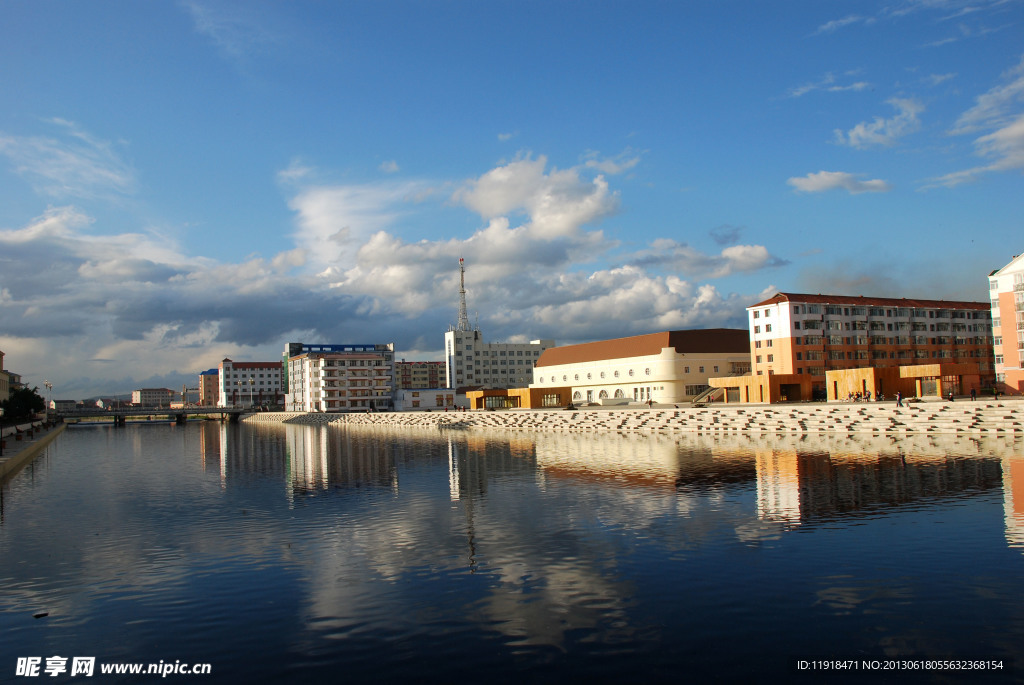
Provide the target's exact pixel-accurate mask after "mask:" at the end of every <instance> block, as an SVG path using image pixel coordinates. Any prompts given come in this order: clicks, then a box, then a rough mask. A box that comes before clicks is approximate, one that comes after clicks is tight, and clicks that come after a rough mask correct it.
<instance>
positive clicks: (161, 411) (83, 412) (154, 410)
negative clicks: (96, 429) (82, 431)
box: [50, 407, 253, 426]
mask: <svg viewBox="0 0 1024 685" xmlns="http://www.w3.org/2000/svg"><path fill="white" fill-rule="evenodd" d="M50 413H51V414H56V415H57V416H59V417H60V418H62V419H63V420H64V421H65V422H66V423H71V422H74V421H76V420H81V419H97V418H99V419H111V420H112V421H113V422H114V425H115V426H123V425H124V424H125V422H126V421H127V420H128V419H129V418H130V417H136V418H141V417H147V416H150V417H152V416H160V417H167V418H168V419H172V420H174V421H175V422H176V423H185V421H187V420H188V417H190V416H216V417H218V418H219V419H220V420H221V421H231V422H232V423H235V422H237V421H238V419H239V417H241V416H244V415H245V414H252V413H253V410H252V409H249V408H243V407H183V408H179V409H171V408H168V407H129V408H121V409H101V408H99V407H96V408H89V409H72V410H67V411H56V412H53V411H51V412H50Z"/></svg>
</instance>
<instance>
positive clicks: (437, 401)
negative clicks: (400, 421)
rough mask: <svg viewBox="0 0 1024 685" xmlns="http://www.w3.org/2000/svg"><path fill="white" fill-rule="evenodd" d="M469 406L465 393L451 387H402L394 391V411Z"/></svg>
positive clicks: (440, 409) (434, 409)
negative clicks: (459, 393)
mask: <svg viewBox="0 0 1024 685" xmlns="http://www.w3.org/2000/svg"><path fill="white" fill-rule="evenodd" d="M453 407H459V408H461V407H469V400H468V399H466V396H465V395H458V394H456V392H455V390H454V389H453V388H403V389H399V390H397V391H396V393H395V411H427V410H429V411H445V410H446V409H448V410H451V409H452V408H453Z"/></svg>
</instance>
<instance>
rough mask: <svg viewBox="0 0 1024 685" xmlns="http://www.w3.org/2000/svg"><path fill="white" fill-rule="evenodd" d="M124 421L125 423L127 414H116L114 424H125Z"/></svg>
mask: <svg viewBox="0 0 1024 685" xmlns="http://www.w3.org/2000/svg"><path fill="white" fill-rule="evenodd" d="M124 423H125V415H124V414H114V425H115V426H123V425H124Z"/></svg>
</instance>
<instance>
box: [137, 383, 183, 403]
mask: <svg viewBox="0 0 1024 685" xmlns="http://www.w3.org/2000/svg"><path fill="white" fill-rule="evenodd" d="M175 400H178V401H180V400H181V393H180V392H174V391H173V390H171V389H170V388H142V389H141V390H132V404H134V405H136V406H138V407H169V406H170V405H171V402H174V401H175Z"/></svg>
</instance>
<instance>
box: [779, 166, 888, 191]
mask: <svg viewBox="0 0 1024 685" xmlns="http://www.w3.org/2000/svg"><path fill="white" fill-rule="evenodd" d="M786 183H788V184H789V185H791V186H793V187H794V188H796V190H798V191H799V192H801V193H824V192H826V191H828V190H846V191H847V192H849V193H851V194H853V195H858V194H860V193H885V192H888V191H890V190H892V186H890V185H889V184H888V183H886V182H885V181H883V180H881V179H872V180H870V181H862V180H860V179H859V178H858V177H857V176H856V175H854V174H850V173H847V172H845V171H819V172H818V173H816V174H814V173H812V174H807V175H806V176H800V177H793V178H790V179H789V180H787V181H786Z"/></svg>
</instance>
